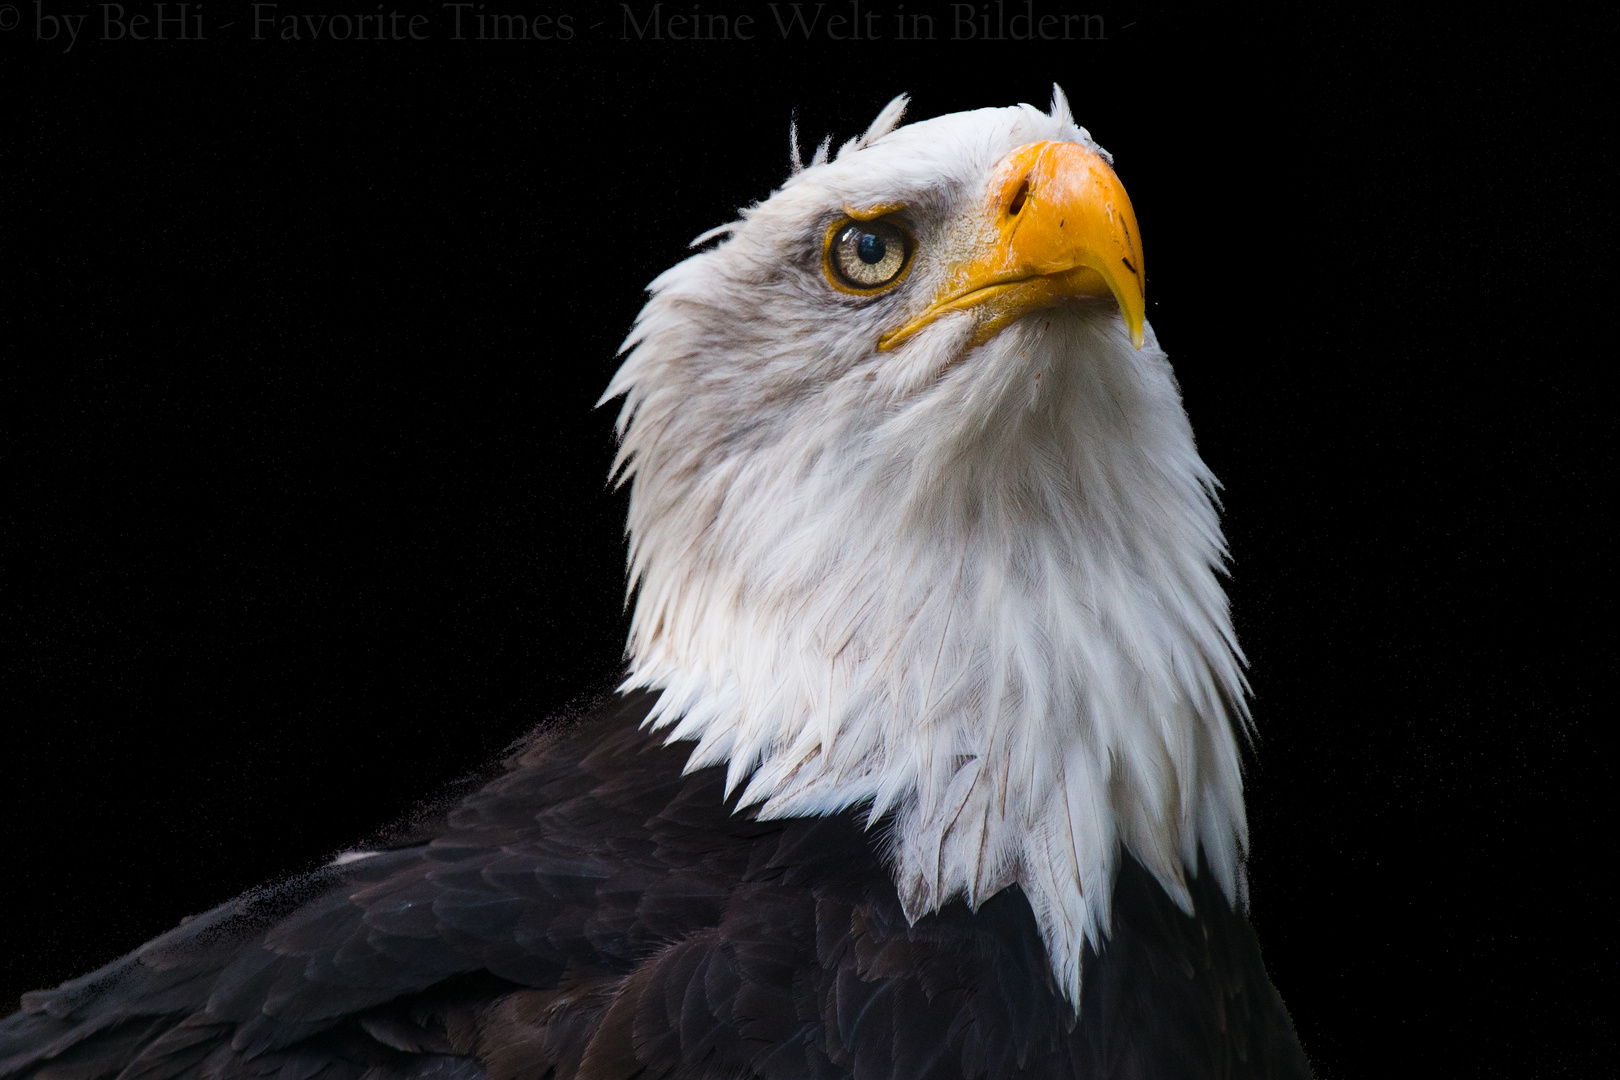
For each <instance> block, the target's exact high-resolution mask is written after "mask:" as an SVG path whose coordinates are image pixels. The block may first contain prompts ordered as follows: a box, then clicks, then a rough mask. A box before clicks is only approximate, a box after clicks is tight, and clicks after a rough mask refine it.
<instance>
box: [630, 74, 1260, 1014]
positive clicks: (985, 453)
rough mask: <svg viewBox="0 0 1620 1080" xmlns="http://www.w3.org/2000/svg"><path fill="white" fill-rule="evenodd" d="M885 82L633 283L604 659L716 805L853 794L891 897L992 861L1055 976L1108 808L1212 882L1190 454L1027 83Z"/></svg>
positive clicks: (1216, 805)
mask: <svg viewBox="0 0 1620 1080" xmlns="http://www.w3.org/2000/svg"><path fill="white" fill-rule="evenodd" d="M1054 89H1055V88H1054ZM905 105H906V100H905V99H904V98H903V97H902V98H897V99H896V100H895V101H894V102H891V103H890V104H889V106H888V107H887V108H885V109H884V110H883V111H882V113H880V114H879V116H878V118H877V120H876V121H875V122H874V123H873V124H872V126H871V128H870V129H868V130H867V131H866V133H865V134H863V135H861V136H860V137H858V138H855V139H852V140H850V141H849V142H848V143H846V144H845V145H844V146H843V147H842V149H841V150H839V151H838V153H837V154H836V155H831V154H829V153H828V146H829V144H828V143H826V142H823V143H822V145H821V147H820V148H819V149H818V150H817V152H816V154H815V156H814V158H813V159H812V161H811V162H810V164H809V165H808V166H804V165H801V164H800V161H799V157H798V151H797V140H796V138H795V139H794V153H793V170H792V173H791V175H790V176H789V177H788V178H787V180H786V181H785V182H784V183H783V184H782V186H781V187H780V188H779V189H778V190H777V191H776V192H774V193H773V194H772V195H771V196H770V197H769V198H767V199H765V200H764V201H763V202H760V203H758V204H756V205H754V206H751V207H748V208H747V209H745V210H743V211H742V212H741V215H740V217H739V219H738V220H737V221H735V222H733V223H731V224H729V225H726V226H722V227H721V228H720V229H717V230H713V231H712V232H710V233H708V234H705V235H704V236H703V237H700V238H699V240H698V241H697V242H695V244H697V245H699V246H701V245H703V244H708V243H710V242H711V241H714V240H718V241H719V242H718V243H715V244H713V246H710V247H708V248H707V249H705V250H702V251H700V253H698V254H695V255H693V256H691V257H690V258H688V259H686V260H685V261H683V262H681V263H679V264H678V265H676V266H674V267H672V268H671V269H670V270H668V271H666V272H665V273H664V274H662V275H660V276H659V277H658V278H657V279H656V280H655V281H654V282H653V283H652V284H651V286H649V292H650V294H651V295H650V299H649V300H648V302H647V304H646V306H645V308H644V309H643V310H642V312H641V314H640V316H639V317H638V319H637V321H636V324H635V328H634V330H633V331H632V332H631V334H630V336H629V338H628V340H627V341H626V342H625V345H624V349H623V352H624V353H625V354H626V355H625V357H624V362H623V366H622V367H621V368H620V369H619V371H618V373H617V375H616V376H615V377H614V379H613V381H612V383H611V385H610V386H609V387H608V390H607V393H606V394H605V395H604V400H608V399H611V398H614V397H620V396H622V397H623V399H624V402H623V408H622V411H621V413H620V415H619V420H618V431H619V435H620V439H621V449H620V453H619V457H618V460H617V462H616V464H615V472H616V474H617V476H618V477H619V479H620V481H621V482H629V483H630V484H631V485H632V489H631V497H630V510H629V526H628V528H629V534H630V580H631V588H632V589H633V591H634V600H635V612H634V617H633V620H632V628H631V632H630V639H629V645H628V655H629V659H630V675H629V678H628V680H627V681H626V684H625V686H626V688H627V689H628V688H633V687H645V688H651V689H654V690H658V691H661V696H660V698H659V701H658V704H657V705H656V707H655V708H654V711H653V714H652V717H651V719H650V721H649V722H650V723H652V724H654V725H655V726H658V727H660V728H663V729H665V730H667V731H668V732H669V737H670V739H671V740H683V739H685V740H695V742H696V745H695V747H694V748H693V750H692V755H691V759H690V767H691V768H698V767H702V766H707V765H713V764H719V763H724V764H725V765H726V768H727V770H728V781H729V784H730V785H731V788H732V789H734V790H735V789H740V790H741V796H740V798H739V806H740V807H748V806H752V807H756V808H757V809H756V812H757V813H759V814H760V815H762V816H785V815H800V814H821V813H832V812H837V811H841V810H845V809H849V808H857V809H859V810H860V811H861V812H863V813H865V815H866V820H867V821H868V822H869V823H870V824H878V823H882V824H883V827H884V828H886V829H888V830H889V834H888V842H889V845H890V848H889V850H890V851H891V852H892V862H893V868H894V873H895V880H896V884H897V887H898V888H899V891H900V895H901V898H902V902H903V903H904V905H905V908H906V912H907V915H908V916H909V917H911V918H913V919H915V918H918V917H921V916H922V915H923V914H925V913H927V912H930V911H934V910H937V909H938V908H939V907H940V906H941V905H943V904H945V903H947V902H949V901H951V900H953V899H957V898H960V899H963V900H965V901H966V902H967V903H969V904H970V905H975V906H976V905H977V904H978V903H980V902H981V901H983V900H984V899H986V898H987V897H989V896H990V895H992V894H994V893H995V892H997V891H999V890H1000V889H1003V888H1005V887H1007V886H1009V885H1012V884H1017V885H1019V886H1021V887H1022V888H1023V890H1024V891H1025V893H1026V894H1027V895H1028V897H1029V899H1030V902H1031V904H1032V906H1033V908H1034V911H1035V914H1036V917H1037V920H1038V922H1039V924H1040V926H1041V930H1042V934H1043V936H1044V937H1045V940H1046V943H1047V945H1048V947H1049V949H1050V951H1051V955H1052V963H1053V970H1054V973H1055V975H1056V977H1057V979H1058V983H1059V985H1060V986H1061V987H1063V988H1064V989H1065V991H1066V992H1067V993H1068V994H1069V995H1070V996H1071V998H1072V999H1074V1000H1078V988H1079V977H1080V973H1079V965H1080V956H1081V952H1082V945H1083V944H1084V942H1085V941H1086V940H1088V939H1089V940H1091V941H1092V942H1093V943H1094V944H1097V943H1100V937H1099V934H1100V933H1101V932H1103V931H1106V928H1107V926H1108V905H1109V899H1110V889H1111V884H1112V879H1113V870H1114V865H1115V860H1116V858H1117V853H1118V851H1119V849H1120V846H1121V845H1124V846H1125V847H1126V848H1127V849H1129V850H1130V851H1131V852H1132V854H1133V855H1135V856H1136V857H1137V858H1138V859H1139V860H1140V861H1141V862H1142V863H1143V864H1144V865H1145V866H1147V867H1148V868H1149V869H1150V870H1151V871H1152V872H1153V873H1154V874H1155V876H1156V877H1157V878H1158V879H1159V881H1160V882H1161V883H1162V884H1163V885H1164V887H1165V888H1166V889H1167V890H1168V891H1169V892H1170V894H1171V895H1172V896H1174V897H1176V898H1177V899H1178V901H1180V902H1181V903H1183V905H1186V904H1187V903H1189V901H1188V900H1187V891H1186V886H1185V880H1184V876H1183V875H1184V874H1185V873H1186V872H1189V871H1191V872H1196V871H1197V869H1198V866H1199V851H1200V849H1202V851H1203V852H1204V854H1205V856H1206V858H1207V861H1208V864H1209V865H1210V867H1212V869H1213V872H1214V873H1216V874H1217V875H1218V876H1219V878H1220V880H1221V883H1222V885H1223V886H1224V887H1225V889H1226V892H1227V895H1228V896H1229V897H1232V898H1235V897H1236V895H1237V892H1238V890H1239V889H1240V888H1241V881H1242V878H1241V866H1240V861H1241V857H1242V853H1243V851H1244V850H1245V846H1246V843H1247V840H1246V836H1247V833H1246V826H1245V823H1244V816H1243V803H1242V793H1241V779H1240V774H1239V768H1238V754H1237V747H1236V742H1235V733H1234V732H1235V729H1241V727H1242V726H1243V724H1244V723H1245V722H1246V712H1245V706H1244V700H1245V693H1246V687H1245V684H1244V680H1243V675H1242V661H1241V654H1240V653H1239V652H1238V648H1237V644H1236V640H1235V638H1234V636H1233V633H1232V628H1231V622H1230V618H1229V614H1228V606H1227V600H1226V596H1225V593H1224V591H1223V589H1222V587H1221V584H1220V580H1219V574H1220V570H1221V567H1222V563H1223V560H1224V555H1225V553H1224V542H1223V540H1222V537H1221V532H1220V525H1219V521H1218V519H1217V515H1216V508H1215V503H1214V486H1215V482H1214V478H1213V477H1212V476H1211V474H1210V473H1209V471H1208V469H1207V468H1206V467H1205V466H1204V464H1203V462H1202V461H1201V460H1200V458H1199V456H1198V453H1197V451H1196V449H1195V447H1194V444H1193V439H1192V432H1191V429H1190V427H1189V425H1188V422H1187V418H1186V415H1185V413H1184V411H1183V409H1182V406H1181V401H1180V396H1179V392H1178V390H1177V386H1176V382H1175V378H1174V376H1173V374H1172V372H1171V369H1170V366H1169V363H1168V361H1167V360H1166V358H1165V356H1164V354H1163V352H1162V351H1161V350H1160V348H1159V346H1158V343H1157V341H1156V339H1155V337H1154V334H1153V331H1152V328H1151V327H1150V326H1149V325H1148V324H1147V322H1146V321H1145V318H1144V313H1145V307H1144V289H1145V278H1144V274H1143V271H1144V264H1143V260H1142V240H1141V234H1140V231H1139V230H1138V228H1137V223H1136V216H1135V211H1134V210H1133V208H1132V206H1131V201H1130V199H1129V197H1128V196H1127V195H1126V192H1125V188H1124V187H1123V185H1122V184H1121V183H1120V180H1119V178H1118V177H1117V176H1116V175H1115V173H1114V170H1113V167H1112V159H1111V158H1110V157H1109V155H1108V154H1107V153H1106V152H1105V151H1103V150H1102V149H1101V148H1100V147H1099V146H1097V144H1096V143H1095V142H1094V141H1093V140H1092V138H1091V136H1090V135H1089V134H1088V133H1087V132H1086V130H1085V129H1084V128H1081V127H1078V126H1076V124H1075V122H1074V120H1073V119H1072V117H1071V115H1070V111H1069V107H1068V104H1067V102H1066V101H1065V100H1064V98H1063V95H1062V92H1061V91H1057V90H1055V92H1054V100H1053V104H1052V107H1051V109H1050V110H1049V111H1045V112H1043V111H1041V110H1039V109H1035V108H1032V107H1030V106H1028V105H1021V106H1017V107H1014V108H1002V109H981V110H977V111H973V112H965V113H958V114H953V115H949V116H942V117H938V118H935V119H932V120H928V121H925V122H921V123H915V124H911V125H908V126H903V127H902V126H899V121H900V118H901V115H902V113H903V112H904V109H905Z"/></svg>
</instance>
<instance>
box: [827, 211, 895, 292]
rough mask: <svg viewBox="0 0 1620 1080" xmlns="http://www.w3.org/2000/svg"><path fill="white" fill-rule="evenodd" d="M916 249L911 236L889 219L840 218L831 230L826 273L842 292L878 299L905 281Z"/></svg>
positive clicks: (828, 240)
mask: <svg viewBox="0 0 1620 1080" xmlns="http://www.w3.org/2000/svg"><path fill="white" fill-rule="evenodd" d="M915 247H916V245H915V244H914V243H913V242H912V239H911V234H910V233H908V232H906V230H905V229H903V228H901V227H900V226H899V225H898V224H896V223H895V222H894V221H891V220H889V219H886V218H878V219H874V220H871V221H857V220H854V219H852V218H847V217H846V218H840V219H839V220H838V221H836V222H834V223H833V225H832V227H831V228H829V229H828V230H827V239H826V244H825V246H824V247H823V249H822V264H823V269H824V270H825V271H826V274H827V280H828V281H829V282H830V283H831V284H832V286H833V288H835V289H837V290H839V291H840V292H846V293H852V294H854V295H856V296H875V295H877V294H878V293H881V292H885V291H887V290H889V289H892V288H894V287H895V286H896V285H898V284H899V283H900V282H901V281H903V280H905V277H906V274H907V273H908V272H909V271H910V270H911V256H912V253H913V251H914V249H915Z"/></svg>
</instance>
